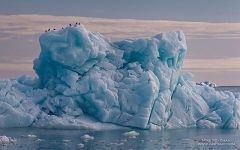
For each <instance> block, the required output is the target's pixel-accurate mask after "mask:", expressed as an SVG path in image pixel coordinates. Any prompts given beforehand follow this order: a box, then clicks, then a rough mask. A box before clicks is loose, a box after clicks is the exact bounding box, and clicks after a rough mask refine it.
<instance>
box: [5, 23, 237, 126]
mask: <svg viewBox="0 0 240 150" xmlns="http://www.w3.org/2000/svg"><path fill="white" fill-rule="evenodd" d="M39 41H40V46H41V52H40V55H39V57H38V58H36V59H35V60H34V70H35V72H36V74H37V77H35V78H32V77H28V76H21V77H19V78H17V79H11V80H10V79H9V80H1V81H0V127H1V128H5V127H39V128H78V129H86V128H88V129H113V128H122V127H137V128H141V129H163V128H188V127H197V128H239V127H240V98H239V96H237V95H234V93H231V92H220V91H216V90H215V89H214V88H212V87H209V86H205V85H196V83H195V82H194V81H192V74H191V73H184V72H182V70H181V67H182V64H183V61H184V56H185V54H186V50H187V45H186V40H185V36H184V34H183V32H181V31H175V32H168V33H161V34H158V35H156V36H154V37H151V38H146V39H127V40H122V41H117V42H111V41H110V40H109V39H107V38H105V37H104V36H103V35H101V34H100V33H96V32H89V31H87V30H86V29H85V28H84V26H82V25H80V26H77V27H67V28H65V29H63V30H55V31H51V32H47V33H43V34H42V35H41V36H40V38H39Z"/></svg>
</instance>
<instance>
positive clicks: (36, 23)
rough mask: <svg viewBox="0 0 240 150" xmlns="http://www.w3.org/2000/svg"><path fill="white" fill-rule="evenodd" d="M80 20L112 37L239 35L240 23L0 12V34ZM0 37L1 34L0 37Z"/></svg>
mask: <svg viewBox="0 0 240 150" xmlns="http://www.w3.org/2000/svg"><path fill="white" fill-rule="evenodd" d="M74 22H81V23H82V24H84V25H85V26H86V27H87V28H88V29H89V30H91V31H97V32H101V33H102V34H104V35H106V36H108V37H110V38H112V39H124V38H136V37H148V36H152V35H155V34H157V33H160V32H166V31H171V30H183V31H184V32H185V34H186V36H187V39H240V23H208V22H187V21H166V20H136V19H107V18H90V17H75V16H50V15H0V35H8V37H14V36H24V35H36V34H37V35H38V34H40V33H42V32H43V31H44V30H46V29H48V28H52V29H53V28H61V27H63V26H66V25H68V24H69V23H74ZM0 40H1V38H0Z"/></svg>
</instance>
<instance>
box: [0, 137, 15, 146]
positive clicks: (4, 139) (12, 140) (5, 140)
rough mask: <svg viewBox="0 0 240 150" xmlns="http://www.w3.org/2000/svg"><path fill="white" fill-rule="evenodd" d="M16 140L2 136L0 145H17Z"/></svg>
mask: <svg viewBox="0 0 240 150" xmlns="http://www.w3.org/2000/svg"><path fill="white" fill-rule="evenodd" d="M15 142H16V139H14V138H11V137H7V136H5V135H4V136H0V145H6V144H11V143H15Z"/></svg>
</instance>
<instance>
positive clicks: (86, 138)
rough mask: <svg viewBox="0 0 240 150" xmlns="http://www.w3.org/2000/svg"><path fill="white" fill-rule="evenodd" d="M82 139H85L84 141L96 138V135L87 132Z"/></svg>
mask: <svg viewBox="0 0 240 150" xmlns="http://www.w3.org/2000/svg"><path fill="white" fill-rule="evenodd" d="M81 139H82V140H83V141H84V142H88V141H90V140H94V137H93V136H90V135H88V134H85V135H83V136H81Z"/></svg>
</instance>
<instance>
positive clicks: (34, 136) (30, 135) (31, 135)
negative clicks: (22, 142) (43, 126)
mask: <svg viewBox="0 0 240 150" xmlns="http://www.w3.org/2000/svg"><path fill="white" fill-rule="evenodd" d="M24 137H28V138H36V137H37V136H36V135H34V134H28V135H26V136H24Z"/></svg>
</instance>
